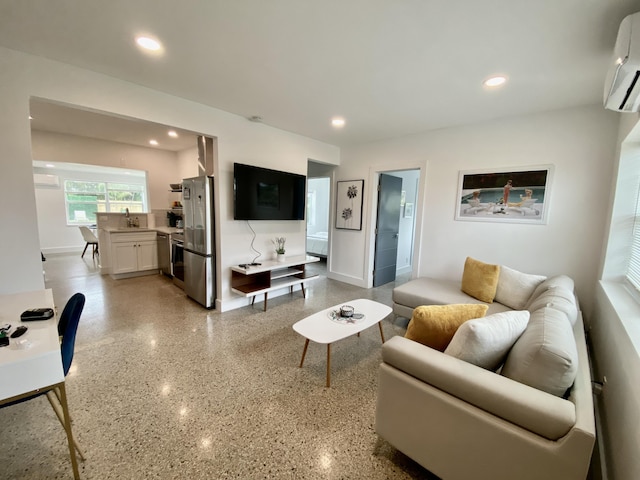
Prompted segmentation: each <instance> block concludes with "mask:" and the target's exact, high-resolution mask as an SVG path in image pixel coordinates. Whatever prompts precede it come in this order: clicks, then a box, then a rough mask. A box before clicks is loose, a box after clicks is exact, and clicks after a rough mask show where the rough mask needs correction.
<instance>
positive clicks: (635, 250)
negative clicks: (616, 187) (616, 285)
mask: <svg viewBox="0 0 640 480" xmlns="http://www.w3.org/2000/svg"><path fill="white" fill-rule="evenodd" d="M626 277H627V280H629V282H631V285H633V286H634V287H635V288H636V290H640V195H638V196H637V198H636V208H635V216H634V219H633V233H632V240H631V248H630V249H629V263H628V265H627V274H626Z"/></svg>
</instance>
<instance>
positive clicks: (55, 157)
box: [31, 130, 198, 210]
mask: <svg viewBox="0 0 640 480" xmlns="http://www.w3.org/2000/svg"><path fill="white" fill-rule="evenodd" d="M31 143H32V148H33V153H32V154H33V159H34V160H43V161H51V162H68V163H81V164H87V165H100V166H105V167H117V168H131V169H134V170H142V171H146V172H147V182H148V195H149V199H148V203H149V209H150V210H151V209H155V208H165V209H166V208H169V207H170V205H171V202H172V201H173V200H175V198H174V197H173V196H172V194H171V192H169V184H170V183H176V182H179V181H180V180H181V179H182V177H180V176H179V175H180V171H179V166H180V163H179V158H178V154H176V153H174V152H169V151H166V150H158V149H154V148H146V147H137V146H134V145H126V144H124V143H117V142H108V141H104V140H98V139H94V138H86V137H78V136H75V135H65V134H60V133H52V132H42V131H35V130H34V131H33V132H31ZM197 158H198V157H197V156H196V158H195V160H194V167H195V168H197Z"/></svg>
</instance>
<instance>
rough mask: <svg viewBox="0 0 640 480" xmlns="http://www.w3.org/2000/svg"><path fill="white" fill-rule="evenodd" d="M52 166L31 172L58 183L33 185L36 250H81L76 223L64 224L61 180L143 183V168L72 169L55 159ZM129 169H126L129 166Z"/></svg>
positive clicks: (83, 243)
mask: <svg viewBox="0 0 640 480" xmlns="http://www.w3.org/2000/svg"><path fill="white" fill-rule="evenodd" d="M54 165H55V167H54V168H45V167H34V169H33V171H34V173H39V174H44V175H55V176H57V177H58V179H59V185H58V186H56V187H53V186H48V185H47V186H42V185H36V186H35V193H36V208H37V211H38V231H39V233H40V250H41V251H42V253H44V254H45V255H47V254H49V253H67V252H75V251H78V252H80V251H82V250H83V249H84V247H85V241H84V239H83V238H82V234H81V233H80V230H79V229H78V227H77V226H76V225H67V216H66V203H65V194H64V182H65V180H86V181H96V180H100V181H108V182H119V183H135V184H138V185H140V184H146V178H145V177H146V175H145V174H144V172H142V173H138V174H137V175H126V174H124V173H119V172H117V171H116V170H115V169H106V168H105V169H104V170H105V171H104V172H101V173H97V172H89V171H80V170H79V169H74V167H73V166H74V165H76V164H69V163H66V164H65V163H60V161H59V160H56V161H55V164H54ZM129 171H130V170H129Z"/></svg>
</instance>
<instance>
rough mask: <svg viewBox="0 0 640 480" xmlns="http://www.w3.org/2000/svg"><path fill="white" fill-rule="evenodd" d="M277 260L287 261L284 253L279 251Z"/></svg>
mask: <svg viewBox="0 0 640 480" xmlns="http://www.w3.org/2000/svg"><path fill="white" fill-rule="evenodd" d="M276 260H278V261H279V262H284V261H285V257H284V253H277V254H276Z"/></svg>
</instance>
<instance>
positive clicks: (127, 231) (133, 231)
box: [104, 227, 182, 234]
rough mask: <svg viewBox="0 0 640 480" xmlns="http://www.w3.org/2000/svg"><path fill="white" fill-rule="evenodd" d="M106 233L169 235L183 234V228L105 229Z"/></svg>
mask: <svg viewBox="0 0 640 480" xmlns="http://www.w3.org/2000/svg"><path fill="white" fill-rule="evenodd" d="M104 231H105V232H109V233H136V232H159V233H167V234H173V233H176V232H181V231H182V229H181V228H176V227H153V228H151V227H124V228H118V227H107V228H105V229H104Z"/></svg>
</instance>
